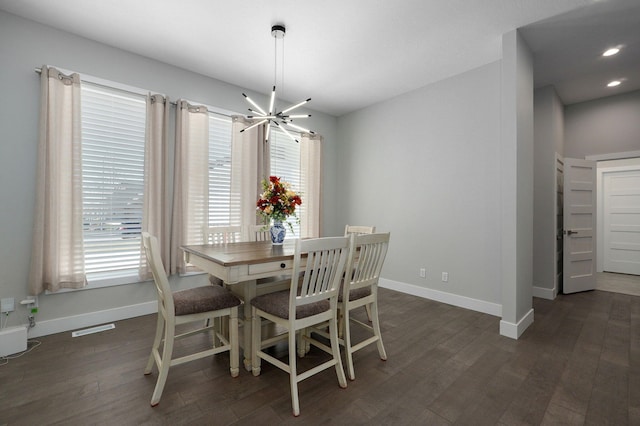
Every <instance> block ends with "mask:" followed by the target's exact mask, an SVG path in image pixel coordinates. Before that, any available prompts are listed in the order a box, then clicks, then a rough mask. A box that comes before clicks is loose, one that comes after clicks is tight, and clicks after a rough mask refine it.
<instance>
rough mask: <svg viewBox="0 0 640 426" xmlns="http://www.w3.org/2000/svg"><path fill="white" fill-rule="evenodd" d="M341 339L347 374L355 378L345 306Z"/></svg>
mask: <svg viewBox="0 0 640 426" xmlns="http://www.w3.org/2000/svg"><path fill="white" fill-rule="evenodd" d="M342 321H343V324H342V339H343V340H344V352H345V354H346V357H347V375H348V376H349V380H355V378H356V373H355V370H354V369H353V351H352V350H351V327H349V310H348V308H347V307H346V306H345V309H344V311H343V315H342Z"/></svg>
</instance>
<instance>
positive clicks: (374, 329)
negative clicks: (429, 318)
mask: <svg viewBox="0 0 640 426" xmlns="http://www.w3.org/2000/svg"><path fill="white" fill-rule="evenodd" d="M390 236H391V234H390V233H388V232H387V233H380V234H362V235H352V236H351V250H350V255H349V261H348V263H347V269H346V270H347V271H350V272H348V273H347V274H346V275H345V279H344V281H343V284H342V288H341V292H340V295H339V297H338V312H339V315H340V318H341V326H342V339H340V340H341V344H343V345H344V348H345V354H346V358H347V375H348V376H349V379H351V380H354V379H355V377H356V376H355V371H354V368H353V353H354V352H356V351H358V350H360V349H362V348H364V347H365V346H368V345H370V344H372V343H375V344H376V345H377V347H378V354H379V355H380V359H382V360H385V361H386V359H387V353H386V351H385V349H384V345H383V343H382V333H381V332H380V320H379V318H378V280H379V279H380V271H381V270H382V265H383V263H384V260H385V257H386V255H387V249H388V247H389V239H390ZM362 306H368V307H369V312H371V322H372V325H369V324H365V323H364V322H362V321H359V320H357V319H355V318H353V317H351V315H350V313H351V311H352V310H354V309H356V308H359V307H362ZM351 324H356V325H359V326H361V327H363V328H364V329H365V330H367V331H368V332H369V333H370V334H371V336H370V337H368V338H366V339H364V340H362V341H359V342H357V343H354V342H353V341H352V338H351Z"/></svg>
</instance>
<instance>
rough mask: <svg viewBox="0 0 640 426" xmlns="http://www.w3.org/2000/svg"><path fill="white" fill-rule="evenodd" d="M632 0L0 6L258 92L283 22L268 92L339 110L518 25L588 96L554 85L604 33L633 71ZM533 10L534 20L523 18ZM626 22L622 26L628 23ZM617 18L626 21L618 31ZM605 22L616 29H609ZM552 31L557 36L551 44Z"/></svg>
mask: <svg viewBox="0 0 640 426" xmlns="http://www.w3.org/2000/svg"><path fill="white" fill-rule="evenodd" d="M634 3H635V4H634ZM639 4H640V2H638V0H429V1H427V0H322V1H313V2H312V1H301V0H268V1H267V0H245V1H232V0H183V1H175V0H137V1H128V0H101V1H100V2H87V1H86V0H55V1H42V0H0V9H1V10H5V11H7V12H9V13H13V14H16V15H19V16H22V17H25V18H28V19H31V20H34V21H37V22H41V23H43V24H46V25H50V26H52V27H54V28H59V29H61V30H64V31H67V32H70V33H74V34H77V35H80V36H83V37H86V38H89V39H92V40H96V41H99V42H101V43H105V44H107V45H111V46H115V47H118V48H121V49H124V50H127V51H130V52H134V53H136V54H139V55H143V56H146V57H149V58H153V59H156V60H159V61H162V62H165V63H169V64H173V65H176V66H179V67H181V68H184V69H187V70H191V71H194V72H197V73H200V74H203V75H207V76H210V77H213V78H216V79H219V80H223V81H226V82H228V83H232V84H234V85H237V86H240V87H242V88H243V89H246V90H249V91H254V92H258V93H268V92H269V91H270V89H271V86H272V84H273V82H274V62H275V61H274V55H275V52H274V50H275V46H274V39H273V38H272V37H271V26H272V25H274V24H284V25H285V26H286V28H287V32H286V37H285V41H284V76H285V78H284V84H282V85H279V88H278V93H279V94H282V93H284V94H283V97H284V98H285V99H287V100H289V101H298V100H301V99H305V98H307V97H311V98H312V99H313V100H312V101H311V103H310V108H312V109H315V110H318V111H323V112H326V113H329V114H331V115H335V116H340V115H343V114H346V113H348V112H351V111H354V110H357V109H360V108H363V107H365V106H368V105H371V104H374V103H376V102H379V101H382V100H384V99H388V98H391V97H394V96H397V95H399V94H402V93H405V92H408V91H411V90H414V89H416V88H419V87H422V86H425V85H427V84H430V83H433V82H436V81H439V80H442V79H444V78H447V77H450V76H453V75H456V74H459V73H461V72H464V71H467V70H470V69H473V68H476V67H479V66H482V65H485V64H487V63H490V62H493V61H496V60H499V59H500V58H501V38H502V34H504V33H506V32H509V31H511V30H513V29H515V28H520V27H526V30H525V39H526V40H527V42H528V43H529V44H530V45H531V46H532V48H533V50H534V51H535V53H536V84H539V85H546V84H552V83H553V84H554V83H556V82H559V83H560V84H562V86H561V87H562V88H561V89H559V92H560V95H561V97H562V98H563V100H564V98H565V96H566V97H567V99H577V98H576V97H575V95H574V94H572V93H574V92H576V91H578V92H579V91H583V95H585V96H591V95H589V94H588V93H590V87H591V86H590V85H589V84H587V83H581V85H580V86H579V87H578V89H571V88H566V89H565V87H569V86H570V85H571V82H572V81H574V80H573V79H574V77H575V76H579V77H580V78H581V79H582V77H584V75H586V74H587V71H588V70H589V69H590V68H592V67H593V68H594V69H595V70H596V71H598V72H604V70H603V67H602V66H601V65H602V64H603V61H601V60H599V59H598V57H597V54H598V51H599V50H601V49H602V48H603V47H604V46H608V45H609V44H610V43H616V44H625V46H626V47H628V49H629V50H628V52H629V53H633V55H632V56H635V59H634V60H635V69H634V72H635V76H633V77H631V74H629V77H628V79H629V80H628V82H629V83H632V81H635V80H636V79H637V71H638V69H639V68H638V66H637V61H638V60H639V59H640V54H638V51H637V49H638V40H640V37H639V36H638V28H640V26H639V25H638V24H637V22H638V15H639V13H638V5H639ZM578 8H579V9H578ZM625 8H627V9H629V8H630V9H632V10H633V16H631V15H629V14H624V10H627V9H625ZM611 10H612V11H613V12H612V14H609V11H611ZM570 11H573V12H571V13H569V14H568V15H562V14H564V13H565V12H570ZM616 11H617V12H618V14H617V15H616ZM558 15H560V16H559V17H557V16H558ZM551 17H557V18H553V19H549V18H551ZM576 17H577V19H578V20H577V21H575V20H574V19H575V18H576ZM581 19H582V21H581ZM541 21H542V22H541ZM536 22H540V23H539V24H536V25H530V24H532V23H536ZM633 22H635V23H636V25H635V27H633V28H632V29H631V28H629V27H628V25H629V24H631V23H633ZM601 27H602V28H603V29H602V31H601V30H600V29H599V28H601ZM621 27H626V31H627V32H626V33H624V32H622V31H617V30H621ZM575 31H577V32H579V35H577V34H575V33H574V32H575ZM614 31H615V32H616V34H618V35H619V37H617V38H615V40H612V41H608V40H607V36H608V35H609V34H611V33H613V32H614ZM585 32H586V34H587V35H588V37H585V35H584V33H585ZM627 36H628V37H632V38H633V39H627V38H625V37H627ZM558 40H562V43H563V44H561V45H558V44H555V42H556V41H558ZM552 42H554V43H552ZM559 46H562V47H559ZM576 46H577V47H576ZM594 49H595V51H594ZM632 49H635V50H632ZM626 51H627V50H626V49H624V50H623V52H622V53H626ZM574 55H575V56H574ZM618 56H619V57H620V58H623V59H624V58H625V56H623V55H618ZM585 57H587V59H585ZM538 58H540V60H538ZM565 60H569V63H565V62H567V61H565ZM616 61H618V63H620V62H621V61H619V60H618V58H616ZM628 62H633V61H628ZM53 65H58V66H62V67H64V64H53ZM79 71H80V72H81V71H82V70H79ZM624 72H626V71H624ZM620 73H623V71H620ZM282 86H284V87H282ZM626 87H629V85H628V84H627V85H626ZM623 89H624V87H622V88H620V90H623ZM565 93H567V94H566V95H565ZM598 96H601V94H599V95H598ZM565 101H566V100H565Z"/></svg>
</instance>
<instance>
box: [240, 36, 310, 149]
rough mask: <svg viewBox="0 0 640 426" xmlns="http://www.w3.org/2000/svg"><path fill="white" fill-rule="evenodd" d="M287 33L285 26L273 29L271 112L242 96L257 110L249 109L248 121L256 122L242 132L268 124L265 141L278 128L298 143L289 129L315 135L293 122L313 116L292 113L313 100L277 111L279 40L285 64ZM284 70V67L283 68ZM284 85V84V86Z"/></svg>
mask: <svg viewBox="0 0 640 426" xmlns="http://www.w3.org/2000/svg"><path fill="white" fill-rule="evenodd" d="M285 33H286V29H285V27H284V25H274V26H272V27H271V36H272V37H273V38H274V39H275V48H274V50H275V51H276V52H274V53H275V55H274V56H275V60H274V64H275V65H274V73H273V74H274V75H273V89H272V90H271V100H270V101H269V112H267V111H265V110H264V109H263V108H261V107H260V106H259V105H258V104H257V103H256V102H254V101H253V100H252V99H251V98H250V97H248V96H247V95H246V94H244V93H243V94H242V96H244V98H245V99H246V100H247V102H249V103H250V104H251V105H252V106H253V107H254V108H255V109H251V108H249V111H250V112H251V113H252V115H248V116H247V119H248V120H252V121H255V122H254V123H253V124H251V125H249V126H247V127H245V128H244V129H242V130H240V131H241V132H244V131H245V130H249V129H253V128H254V127H257V126H260V125H262V124H265V123H266V124H267V130H266V132H265V140H267V141H269V139H270V132H271V127H272V126H274V127H277V128H279V129H280V130H282V132H283V133H284V134H286V135H287V136H289V137H290V138H291V139H292V140H294V141H296V142H298V140H297V139H296V138H295V137H294V136H293V135H292V134H291V133H290V132H289V131H287V127H288V128H291V129H294V130H296V131H300V132H305V133H310V134H315V133H314V132H312V131H311V130H308V129H305V128H304V127H300V126H298V125H297V124H294V123H293V120H297V119H300V118H309V117H311V114H291V112H293V111H294V110H295V109H297V108H299V107H301V106H302V105H304V104H306V103H307V102H309V101H310V100H311V98H309V99H307V100H304V101H302V102H298V103H297V104H294V105H291V106H289V107H287V108H285V109H283V110H281V111H278V110H277V106H276V77H277V75H276V74H277V68H278V67H277V61H278V55H277V48H278V40H279V39H283V41H282V45H283V60H282V62H283V64H284V35H285ZM283 68H284V67H283ZM281 72H284V70H282V71H281ZM283 85H284V84H283Z"/></svg>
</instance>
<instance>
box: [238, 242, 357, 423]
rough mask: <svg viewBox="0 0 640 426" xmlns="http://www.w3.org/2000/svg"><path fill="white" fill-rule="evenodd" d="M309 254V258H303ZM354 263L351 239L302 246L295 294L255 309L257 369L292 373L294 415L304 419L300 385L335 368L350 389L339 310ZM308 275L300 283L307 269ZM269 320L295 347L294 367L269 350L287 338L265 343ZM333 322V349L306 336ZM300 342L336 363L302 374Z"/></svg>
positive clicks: (267, 298) (257, 301) (266, 300)
mask: <svg viewBox="0 0 640 426" xmlns="http://www.w3.org/2000/svg"><path fill="white" fill-rule="evenodd" d="M305 254H306V257H304V256H303V255H305ZM348 257H349V239H348V238H345V237H333V238H316V239H309V240H297V241H296V248H295V255H294V260H293V275H292V278H291V280H290V288H289V290H284V291H279V292H275V293H269V294H265V295H262V296H258V297H256V298H254V299H253V300H252V301H251V305H252V316H253V323H252V331H251V332H252V337H253V340H252V350H253V353H252V368H253V375H254V376H258V375H259V374H260V370H261V367H260V362H261V360H265V361H267V362H269V363H271V364H273V365H275V366H276V367H278V368H280V369H281V370H284V371H285V372H287V373H289V376H290V385H291V405H292V408H293V415H294V416H298V415H299V414H300V403H299V399H298V383H299V382H300V381H302V380H305V379H307V378H309V377H310V376H312V375H314V374H317V373H319V372H321V371H323V370H325V369H327V368H330V367H335V370H336V375H337V376H338V384H339V385H340V387H342V388H345V387H346V386H347V381H346V377H345V374H344V370H343V368H342V360H341V357H340V347H339V343H338V325H337V317H336V309H337V303H338V292H339V289H340V281H341V279H342V276H343V274H344V271H345V266H346V263H347V259H348ZM303 262H305V265H306V266H305V273H304V274H303V275H302V277H300V271H301V267H302V263H303ZM263 318H264V319H267V320H269V321H272V322H273V323H275V324H276V325H277V326H278V327H280V328H282V329H283V330H285V338H287V340H288V343H289V362H288V363H286V362H283V361H281V360H279V359H277V358H275V357H274V356H272V355H270V354H269V353H267V352H266V351H265V350H264V349H266V348H268V347H271V346H273V345H275V344H276V343H278V342H279V341H280V340H282V339H281V336H276V337H275V338H267V339H264V340H263V339H262V335H261V329H262V319H263ZM325 322H328V324H329V341H330V345H331V346H330V347H328V346H327V345H326V344H324V343H322V342H320V341H318V340H315V339H313V338H311V337H310V336H307V335H306V334H305V333H304V330H305V329H307V328H308V327H312V326H314V325H316V324H320V323H325ZM296 337H299V338H301V339H305V340H306V341H307V342H308V343H309V344H311V345H313V346H316V347H318V348H320V349H321V350H323V351H325V352H327V353H329V354H330V355H331V359H329V360H328V361H325V362H323V363H321V364H320V365H317V366H315V367H313V368H311V369H309V370H306V371H304V372H302V373H299V372H298V371H297V366H296Z"/></svg>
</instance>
